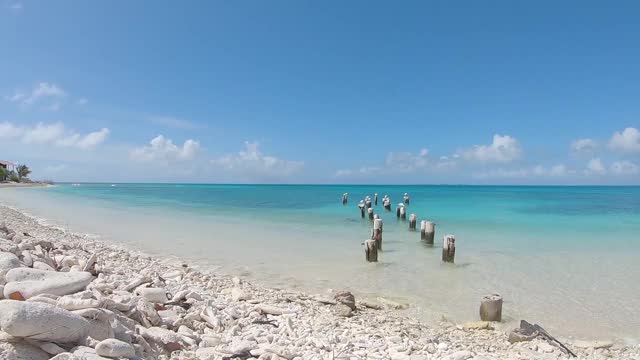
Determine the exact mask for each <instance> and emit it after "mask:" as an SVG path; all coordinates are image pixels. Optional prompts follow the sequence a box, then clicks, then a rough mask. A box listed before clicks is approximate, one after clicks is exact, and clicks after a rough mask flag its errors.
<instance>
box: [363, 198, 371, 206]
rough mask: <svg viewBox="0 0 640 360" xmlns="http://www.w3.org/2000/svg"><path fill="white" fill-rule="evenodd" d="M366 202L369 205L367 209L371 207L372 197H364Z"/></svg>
mask: <svg viewBox="0 0 640 360" xmlns="http://www.w3.org/2000/svg"><path fill="white" fill-rule="evenodd" d="M364 204H365V205H366V206H367V209H368V208H370V207H371V198H370V197H369V196H367V197H366V198H364Z"/></svg>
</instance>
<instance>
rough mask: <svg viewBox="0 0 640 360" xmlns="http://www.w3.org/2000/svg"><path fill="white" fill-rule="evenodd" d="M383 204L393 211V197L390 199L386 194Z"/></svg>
mask: <svg viewBox="0 0 640 360" xmlns="http://www.w3.org/2000/svg"><path fill="white" fill-rule="evenodd" d="M382 205H383V206H384V209H385V210H387V211H391V199H389V197H388V196H387V195H385V196H384V199H382Z"/></svg>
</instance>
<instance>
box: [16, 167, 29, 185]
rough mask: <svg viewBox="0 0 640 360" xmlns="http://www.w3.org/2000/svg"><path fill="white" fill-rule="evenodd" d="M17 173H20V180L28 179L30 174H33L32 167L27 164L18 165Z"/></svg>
mask: <svg viewBox="0 0 640 360" xmlns="http://www.w3.org/2000/svg"><path fill="white" fill-rule="evenodd" d="M16 173H17V174H18V181H19V182H21V181H22V179H23V178H24V179H28V178H29V174H31V169H29V167H28V166H27V165H24V164H22V165H18V167H17V168H16Z"/></svg>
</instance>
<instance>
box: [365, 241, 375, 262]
mask: <svg viewBox="0 0 640 360" xmlns="http://www.w3.org/2000/svg"><path fill="white" fill-rule="evenodd" d="M364 256H365V259H366V260H367V261H368V262H378V248H377V247H376V241H375V240H366V241H365V242H364Z"/></svg>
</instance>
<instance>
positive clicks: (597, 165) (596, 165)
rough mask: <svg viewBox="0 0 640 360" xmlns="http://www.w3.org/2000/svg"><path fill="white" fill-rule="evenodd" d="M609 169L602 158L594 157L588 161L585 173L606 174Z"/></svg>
mask: <svg viewBox="0 0 640 360" xmlns="http://www.w3.org/2000/svg"><path fill="white" fill-rule="evenodd" d="M606 172H607V169H606V168H605V167H604V164H603V163H602V160H600V158H593V159H591V160H589V162H588V163H587V168H586V170H585V174H587V175H604V174H605V173H606Z"/></svg>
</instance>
